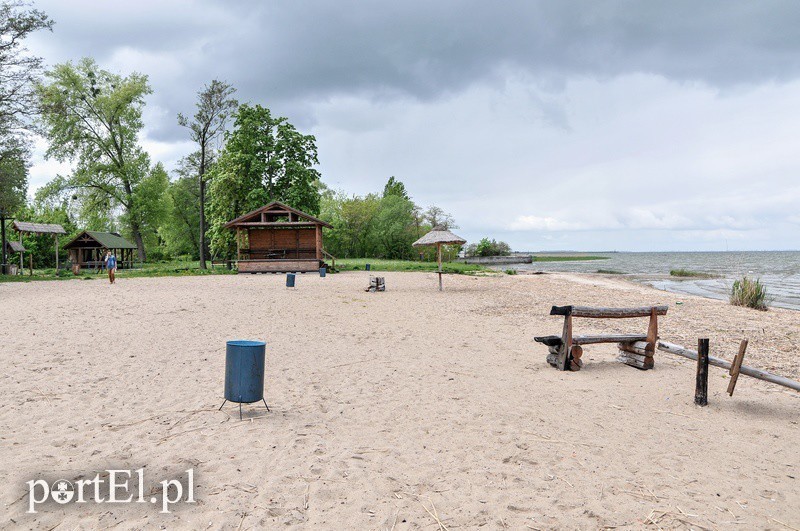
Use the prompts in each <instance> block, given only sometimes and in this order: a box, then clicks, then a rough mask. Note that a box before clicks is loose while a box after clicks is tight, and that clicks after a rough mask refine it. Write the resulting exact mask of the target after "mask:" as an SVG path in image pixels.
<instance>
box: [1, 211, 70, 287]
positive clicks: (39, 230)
mask: <svg viewBox="0 0 800 531" xmlns="http://www.w3.org/2000/svg"><path fill="white" fill-rule="evenodd" d="M13 226H14V229H16V231H17V232H19V240H20V242H22V235H23V234H35V235H36V236H41V235H42V234H52V235H53V238H54V239H55V252H56V273H58V235H59V234H66V233H67V231H65V230H64V227H62V226H61V225H59V224H57V223H29V222H27V221H15V222H14V225H13ZM28 256H29V257H31V260H33V255H31V254H28ZM31 274H33V262H31Z"/></svg>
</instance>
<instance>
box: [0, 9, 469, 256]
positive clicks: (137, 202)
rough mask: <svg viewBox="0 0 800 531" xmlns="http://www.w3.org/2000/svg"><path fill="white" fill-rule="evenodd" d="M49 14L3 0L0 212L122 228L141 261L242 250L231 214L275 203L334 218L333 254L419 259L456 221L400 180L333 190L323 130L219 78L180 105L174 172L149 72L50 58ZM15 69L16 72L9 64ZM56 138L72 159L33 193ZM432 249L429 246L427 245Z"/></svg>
mask: <svg viewBox="0 0 800 531" xmlns="http://www.w3.org/2000/svg"><path fill="white" fill-rule="evenodd" d="M52 25H53V22H52V21H51V20H50V19H49V18H48V17H47V15H46V14H44V13H43V12H41V11H38V10H35V9H30V8H29V7H28V6H27V5H26V4H24V3H22V2H3V3H0V33H1V34H2V35H10V36H11V37H12V38H11V39H10V40H9V39H2V40H0V69H2V70H3V72H4V75H2V76H0V185H2V186H0V216H2V217H3V218H4V219H5V218H11V217H17V218H18V219H24V220H27V221H36V222H43V223H59V224H61V225H63V226H64V227H65V229H66V230H67V232H68V236H71V235H75V234H77V233H78V232H79V231H80V230H101V231H112V232H119V233H121V234H122V235H124V236H126V237H128V238H130V239H131V240H132V241H133V242H134V243H135V244H136V248H137V253H138V259H139V260H140V261H146V260H148V258H149V259H151V260H153V259H155V260H159V259H169V258H176V257H188V258H191V259H196V260H199V263H200V267H201V268H206V267H207V265H206V263H207V260H208V259H209V258H219V259H229V258H232V257H233V256H234V255H235V242H234V238H233V233H232V232H231V231H229V230H227V229H224V227H223V225H224V224H225V223H226V222H228V221H230V220H231V219H234V218H236V217H238V216H240V215H242V214H244V213H246V212H249V211H251V210H253V209H256V208H258V207H260V206H262V205H264V204H266V203H268V202H269V201H272V200H278V201H281V202H284V203H286V204H288V205H290V206H292V207H294V208H296V209H299V210H302V211H304V212H307V213H309V214H312V215H314V216H318V217H320V218H321V219H323V220H325V221H327V222H329V223H330V224H331V225H333V226H334V229H332V230H328V229H326V233H325V247H326V250H327V251H328V252H330V253H331V254H333V255H334V256H341V257H383V258H392V259H412V258H420V255H419V251H418V250H415V249H414V248H413V247H412V246H411V244H412V243H413V242H414V241H415V240H416V239H418V238H419V237H421V236H422V235H423V234H425V233H426V232H427V231H429V230H430V229H431V228H433V227H436V226H442V227H444V228H454V227H455V226H454V223H453V219H452V217H451V216H450V215H449V214H447V213H446V212H444V211H443V210H442V209H441V208H439V207H437V206H430V207H428V208H423V207H421V206H419V205H417V204H415V203H414V202H413V201H412V199H411V197H410V196H409V193H408V192H407V190H406V188H405V186H404V184H403V183H402V182H401V181H399V180H398V179H396V178H395V177H391V178H389V179H388V182H387V183H386V185H385V186H384V189H383V190H381V191H376V192H375V193H370V194H367V195H364V196H355V195H347V194H346V193H345V192H343V191H335V190H331V189H329V188H328V187H327V186H325V185H324V184H323V182H322V176H321V175H320V173H319V171H318V170H317V166H318V164H319V160H318V153H317V146H316V139H315V138H314V136H312V135H308V134H304V133H302V132H300V131H298V130H297V128H296V127H295V126H294V125H292V124H291V123H290V122H289V121H288V119H286V118H285V117H279V116H274V115H273V114H272V112H271V111H270V109H268V108H267V107H264V106H262V105H259V104H251V103H240V102H238V101H237V100H236V98H235V95H236V89H235V88H234V87H233V86H231V85H230V84H228V83H226V82H225V81H221V80H216V79H214V80H211V81H210V82H209V83H208V84H206V85H205V86H204V87H202V88H201V89H200V90H199V91H198V93H197V95H196V101H195V105H194V112H193V113H192V114H188V115H185V114H183V113H180V114H178V115H177V116H176V121H177V123H178V124H179V125H180V126H182V127H184V128H185V129H186V131H187V136H188V138H189V139H190V140H191V141H192V143H193V145H194V149H193V151H192V152H191V153H190V154H188V155H187V156H185V157H184V158H183V159H181V160H180V161H179V163H178V165H177V168H176V169H175V170H173V171H172V174H171V175H170V174H169V173H168V172H167V170H166V169H165V168H164V166H163V164H161V163H160V162H158V161H153V160H152V159H151V157H150V155H149V154H148V153H147V152H146V151H145V149H144V148H143V147H142V145H141V142H140V141H139V138H140V134H141V132H142V130H143V128H144V125H145V124H144V122H143V119H142V115H143V110H144V106H145V98H146V96H148V95H149V94H151V93H152V88H151V87H150V84H149V80H148V77H147V76H146V75H144V74H141V73H137V72H133V73H130V74H128V75H120V74H117V73H113V72H109V71H107V70H104V69H102V68H101V67H100V66H99V65H98V64H97V63H96V62H95V61H94V60H93V59H91V58H83V59H80V60H78V61H76V62H71V61H69V62H66V63H62V64H57V65H55V66H53V67H51V68H48V69H44V67H43V63H42V59H41V58H36V57H31V56H30V55H29V54H28V53H27V51H26V50H25V48H24V46H23V43H24V40H25V38H26V37H27V36H28V35H30V34H31V33H33V32H35V31H40V30H50V29H51V28H52ZM6 72H8V73H9V74H5V73H6ZM32 134H39V135H41V136H42V137H43V138H44V139H45V140H46V141H47V151H46V156H47V157H48V158H51V159H54V160H57V161H59V162H68V163H70V164H71V165H72V168H73V170H72V172H71V173H70V174H68V175H58V176H56V177H55V178H54V179H52V180H51V181H50V182H49V183H47V184H46V185H45V186H43V187H41V188H40V189H39V190H37V192H36V194H35V196H34V198H33V200H32V201H28V199H27V172H28V166H29V157H30V149H29V147H30V143H31V135H32ZM25 244H26V246H27V247H30V248H31V250H32V251H33V254H34V257H35V259H36V261H37V264H36V265H37V267H41V266H46V265H49V263H50V262H51V261H54V258H53V256H52V252H41V251H43V250H44V249H45V248H47V247H48V246H50V245H52V244H51V242H50V240H49V239H48V238H36V237H29V238H26V240H25ZM423 257H424V256H423Z"/></svg>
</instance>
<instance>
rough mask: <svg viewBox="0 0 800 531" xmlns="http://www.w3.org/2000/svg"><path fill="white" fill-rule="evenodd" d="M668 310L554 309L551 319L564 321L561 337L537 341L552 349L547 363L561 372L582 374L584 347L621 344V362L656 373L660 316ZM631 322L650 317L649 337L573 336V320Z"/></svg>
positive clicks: (581, 307)
mask: <svg viewBox="0 0 800 531" xmlns="http://www.w3.org/2000/svg"><path fill="white" fill-rule="evenodd" d="M667 309H668V307H667V306H640V307H637V308H593V307H590V306H553V307H552V308H551V309H550V315H560V316H563V317H564V328H563V330H562V332H561V335H560V336H541V337H535V338H534V340H535V341H536V342H538V343H542V344H543V345H545V346H547V347H548V349H549V351H550V352H549V354H548V356H547V362H548V363H550V365H553V366H554V367H556V368H557V369H559V370H562V371H566V370H572V371H578V370H580V368H581V367H582V366H583V361H582V360H581V356H582V355H583V345H592V344H596V343H617V344H618V347H619V357H618V358H617V359H618V360H619V361H621V362H623V363H625V364H627V365H631V366H632V367H636V368H638V369H643V370H647V369H652V368H653V365H654V361H653V354H654V353H655V349H656V341H657V340H658V316H659V315H666V314H667ZM573 317H585V318H590V319H628V318H633V317H649V318H650V322H649V324H648V327H647V333H645V334H609V335H586V336H576V335H573V334H572V318H573Z"/></svg>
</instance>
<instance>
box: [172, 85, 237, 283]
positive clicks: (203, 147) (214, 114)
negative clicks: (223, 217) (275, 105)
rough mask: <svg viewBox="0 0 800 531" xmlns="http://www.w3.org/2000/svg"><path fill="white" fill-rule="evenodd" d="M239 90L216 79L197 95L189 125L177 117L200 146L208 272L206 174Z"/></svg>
mask: <svg viewBox="0 0 800 531" xmlns="http://www.w3.org/2000/svg"><path fill="white" fill-rule="evenodd" d="M235 92H236V89H235V88H233V87H232V86H230V85H229V84H227V83H224V82H222V81H218V80H216V79H214V80H212V81H211V84H210V85H206V86H205V87H204V88H203V90H201V91H200V92H198V93H197V103H196V106H197V112H195V114H194V117H193V118H192V120H191V121H190V120H189V119H188V118H187V117H186V116H184V115H183V114H178V123H179V124H180V125H182V126H183V127H187V128H188V129H189V130H190V131H191V138H192V141H193V142H195V143H196V144H197V145H198V148H199V149H198V153H197V156H196V157H194V159H191V158H190V159H188V160H190V161H191V160H195V161H196V164H197V179H198V186H199V200H200V216H199V219H198V223H199V231H198V232H199V237H200V244H199V249H200V269H206V255H207V252H206V250H207V246H208V243H207V241H206V173H207V171H208V169H209V167H210V166H211V163H212V161H213V159H214V155H215V149H214V147H215V146H214V142H215V141H216V140H217V139H218V138H219V137H220V136H221V135H222V133H223V132H224V131H225V126H226V124H227V122H228V118H229V117H230V115H231V114H232V113H233V112H234V111H235V110H236V107H237V106H238V105H239V103H238V102H237V101H236V100H235V99H233V97H232V96H233V94H234V93H235Z"/></svg>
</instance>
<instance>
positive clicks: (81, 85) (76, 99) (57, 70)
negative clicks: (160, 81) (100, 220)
mask: <svg viewBox="0 0 800 531" xmlns="http://www.w3.org/2000/svg"><path fill="white" fill-rule="evenodd" d="M46 77H47V81H46V82H44V83H41V84H39V85H37V95H38V98H39V104H40V109H41V113H42V114H41V125H42V128H43V130H44V133H45V136H46V138H47V140H48V143H49V147H48V150H47V156H48V157H53V158H55V159H57V160H59V161H71V162H74V163H75V164H76V166H75V171H74V172H73V174H72V175H71V176H70V177H69V178H68V179H65V181H64V185H65V186H66V187H67V189H68V190H75V191H78V192H80V193H83V194H84V196H85V197H87V198H90V199H92V200H94V201H97V200H105V201H106V202H107V204H108V206H109V208H110V209H116V208H121V209H122V210H123V211H124V214H123V216H122V219H124V221H125V223H126V224H127V228H128V232H129V233H130V235H131V236H132V238H133V239H134V241H135V242H136V247H137V249H138V255H139V260H141V261H144V260H145V259H146V254H145V243H144V237H143V229H144V225H145V224H147V223H149V220H148V219H146V216H147V215H148V214H149V213H150V211H151V210H152V209H151V208H150V206H149V205H144V204H140V201H143V200H145V201H146V200H147V198H149V197H151V195H152V194H150V192H149V191H148V190H147V187H148V186H150V185H151V183H150V182H149V181H148V178H149V177H152V176H153V173H154V171H155V170H154V171H150V168H149V164H150V162H149V157H148V156H147V154H146V153H145V152H144V151H143V150H142V149H141V147H140V146H139V145H138V138H137V135H138V133H139V132H140V131H141V129H142V127H143V123H142V108H143V107H144V97H145V96H146V95H147V94H150V92H151V90H150V87H149V85H148V83H147V76H144V75H141V74H137V73H133V74H131V75H130V76H128V77H122V76H119V75H116V74H112V73H110V72H107V71H104V70H101V69H99V68H98V66H97V64H96V63H95V62H94V61H93V60H92V59H89V58H85V59H82V60H81V61H80V62H78V63H77V64H72V63H70V62H68V63H64V64H60V65H56V66H55V67H54V68H53V69H52V70H50V71H48V72H47V73H46ZM142 184H144V185H145V189H143V190H141V191H140V190H139V187H140V185H142ZM140 192H141V193H140Z"/></svg>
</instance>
